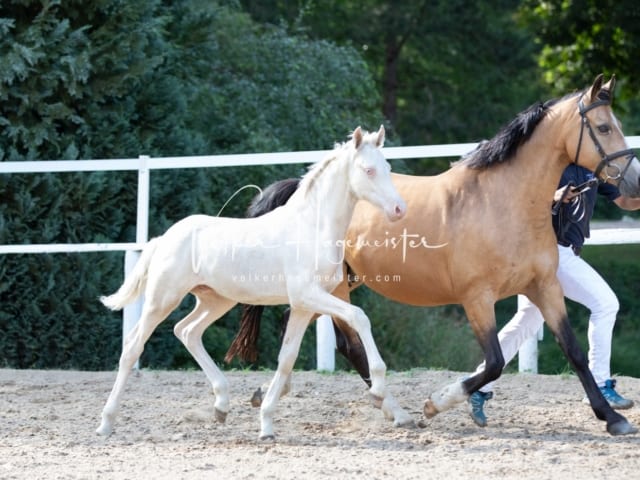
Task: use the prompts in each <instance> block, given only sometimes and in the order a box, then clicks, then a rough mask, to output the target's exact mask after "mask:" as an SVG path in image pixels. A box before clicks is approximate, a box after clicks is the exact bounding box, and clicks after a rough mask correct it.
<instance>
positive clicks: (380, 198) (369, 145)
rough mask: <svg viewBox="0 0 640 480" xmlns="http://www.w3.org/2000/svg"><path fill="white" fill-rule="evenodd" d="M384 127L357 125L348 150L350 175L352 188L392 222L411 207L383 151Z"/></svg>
mask: <svg viewBox="0 0 640 480" xmlns="http://www.w3.org/2000/svg"><path fill="white" fill-rule="evenodd" d="M384 135H385V131H384V127H383V126H382V125H381V126H380V129H379V130H378V131H377V132H373V133H367V132H363V131H362V129H361V128H360V127H358V128H356V129H355V130H354V131H353V133H352V135H351V141H350V142H348V143H346V144H345V145H344V147H345V148H346V149H347V152H348V153H347V155H348V159H347V161H348V162H349V165H348V170H347V171H348V172H349V173H348V176H349V184H350V186H351V191H352V192H353V194H354V195H355V196H356V197H357V198H358V199H359V200H366V201H368V202H370V203H372V204H373V205H375V206H376V207H378V208H380V209H381V210H383V211H384V213H385V215H386V216H387V218H388V219H389V220H391V221H395V220H399V219H400V218H402V217H403V216H404V214H405V212H406V210H407V206H406V204H405V202H404V200H403V199H402V197H400V195H399V194H398V192H397V191H396V189H395V187H394V186H393V183H392V182H391V175H390V173H391V166H390V165H389V162H387V160H386V158H385V157H384V155H383V154H382V146H383V145H384Z"/></svg>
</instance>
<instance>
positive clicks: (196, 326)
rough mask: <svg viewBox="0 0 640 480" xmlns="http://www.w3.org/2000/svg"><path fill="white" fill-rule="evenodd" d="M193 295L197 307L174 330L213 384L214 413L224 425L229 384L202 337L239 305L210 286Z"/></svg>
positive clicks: (199, 288) (201, 288)
mask: <svg viewBox="0 0 640 480" xmlns="http://www.w3.org/2000/svg"><path fill="white" fill-rule="evenodd" d="M191 293H193V294H194V295H195V296H196V306H195V307H194V309H193V310H192V311H191V313H189V315H187V316H186V317H185V318H183V319H182V320H180V321H179V322H178V323H177V324H176V326H175V327H174V329H173V332H174V334H175V335H176V337H178V338H179V339H180V341H181V342H182V343H183V344H184V346H185V347H187V350H188V351H189V353H191V355H192V356H193V358H194V359H195V360H196V362H198V365H200V368H202V370H203V371H204V373H205V375H206V376H207V378H208V379H209V382H211V386H212V387H213V393H214V395H215V397H216V399H215V404H214V412H215V416H216V420H217V421H218V422H221V423H222V422H224V421H225V420H226V418H227V413H228V412H229V382H228V381H227V379H226V377H225V376H224V374H223V373H222V372H221V371H220V369H219V368H218V366H217V365H216V364H215V362H214V361H213V360H212V359H211V357H210V356H209V354H208V353H207V351H206V350H205V348H204V345H203V344H202V334H203V333H204V331H205V330H206V329H207V327H208V326H209V325H211V324H212V323H213V322H215V321H216V320H218V319H219V318H220V317H221V316H222V315H224V314H225V313H227V312H228V311H229V310H231V308H232V307H233V306H234V305H235V304H236V302H235V301H234V300H230V299H228V298H225V297H221V296H220V295H218V294H216V293H215V292H214V291H213V290H211V289H210V288H208V287H203V286H201V287H197V288H196V289H194V290H193V291H192V292H191Z"/></svg>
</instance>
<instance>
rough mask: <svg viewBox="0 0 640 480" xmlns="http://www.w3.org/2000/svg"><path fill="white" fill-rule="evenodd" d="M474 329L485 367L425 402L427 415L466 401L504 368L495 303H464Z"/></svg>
mask: <svg viewBox="0 0 640 480" xmlns="http://www.w3.org/2000/svg"><path fill="white" fill-rule="evenodd" d="M464 309H465V312H466V314H467V318H468V320H469V323H470V325H471V328H472V330H473V332H474V334H475V336H476V339H477V340H478V343H480V347H481V348H482V351H483V352H484V358H485V368H484V370H483V371H482V372H479V373H476V374H475V375H472V376H470V377H468V378H466V379H464V380H458V381H457V382H455V383H453V384H450V385H447V386H446V387H443V388H441V389H440V390H438V391H437V392H435V393H433V394H432V395H431V397H429V398H428V399H427V400H426V401H425V402H424V415H425V417H427V418H431V417H434V416H435V415H437V414H438V413H440V412H443V411H445V410H448V409H450V408H451V407H453V406H454V405H456V404H458V403H460V402H463V401H465V400H466V399H467V398H469V395H471V394H472V393H473V392H475V391H476V390H478V389H479V388H480V387H482V386H483V385H486V384H487V383H489V382H491V381H493V380H495V379H497V378H498V377H499V376H500V375H501V373H502V369H503V368H504V358H503V356H502V350H501V348H500V342H499V341H498V333H497V329H496V318H495V311H494V302H489V301H486V300H484V301H483V300H481V299H478V298H476V299H474V301H472V302H467V303H465V304H464Z"/></svg>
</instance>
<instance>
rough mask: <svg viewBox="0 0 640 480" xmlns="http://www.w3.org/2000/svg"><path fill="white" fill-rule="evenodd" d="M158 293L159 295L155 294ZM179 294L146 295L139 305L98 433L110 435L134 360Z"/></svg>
mask: <svg viewBox="0 0 640 480" xmlns="http://www.w3.org/2000/svg"><path fill="white" fill-rule="evenodd" d="M158 297H160V295H158ZM181 299H182V296H181V295H174V296H172V297H170V298H165V299H163V300H162V301H158V300H156V299H155V297H152V296H148V297H147V300H146V301H145V303H144V305H143V307H142V314H141V315H140V320H138V323H137V324H136V326H135V328H133V329H132V330H131V332H130V333H129V335H127V338H126V339H125V343H124V347H123V348H122V354H121V355H120V363H119V366H118V375H117V376H116V381H115V383H114V384H113V388H112V389H111V393H110V394H109V398H108V399H107V403H106V404H105V406H104V408H103V409H102V421H101V423H100V426H99V427H98V429H97V430H96V433H98V434H99V435H109V434H111V432H112V431H113V422H114V421H115V417H116V415H117V413H118V407H119V406H120V401H121V399H122V394H123V392H124V387H125V385H126V383H127V379H128V378H129V375H130V374H131V370H132V369H133V366H134V364H135V363H136V361H137V360H138V359H139V358H140V355H142V352H143V350H144V345H145V343H147V340H148V339H149V337H150V336H151V334H152V333H153V331H154V330H155V329H156V327H157V326H158V325H159V324H160V323H161V322H162V321H163V320H164V319H165V318H167V316H168V315H169V313H171V311H172V310H173V309H174V308H176V307H177V306H178V304H179V303H180V300H181Z"/></svg>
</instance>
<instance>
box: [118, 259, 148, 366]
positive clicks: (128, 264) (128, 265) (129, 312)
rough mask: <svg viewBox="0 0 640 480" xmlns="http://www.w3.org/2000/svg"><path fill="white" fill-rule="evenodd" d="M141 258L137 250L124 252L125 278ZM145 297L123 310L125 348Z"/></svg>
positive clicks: (123, 342)
mask: <svg viewBox="0 0 640 480" xmlns="http://www.w3.org/2000/svg"><path fill="white" fill-rule="evenodd" d="M139 258H140V252H139V251H137V250H127V251H126V252H124V277H125V278H127V277H128V276H129V274H130V273H131V270H133V267H135V265H136V263H137V262H138V259H139ZM143 301H144V299H143V297H140V298H138V299H137V300H136V301H135V302H134V303H130V304H129V305H125V307H124V309H123V310H122V347H123V348H124V344H125V341H126V339H127V335H129V332H131V330H133V327H135V326H136V323H138V320H139V319H140V314H141V313H142V303H143ZM139 366H140V365H139V362H136V364H135V365H134V367H133V368H134V369H136V370H137V369H138V368H139Z"/></svg>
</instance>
